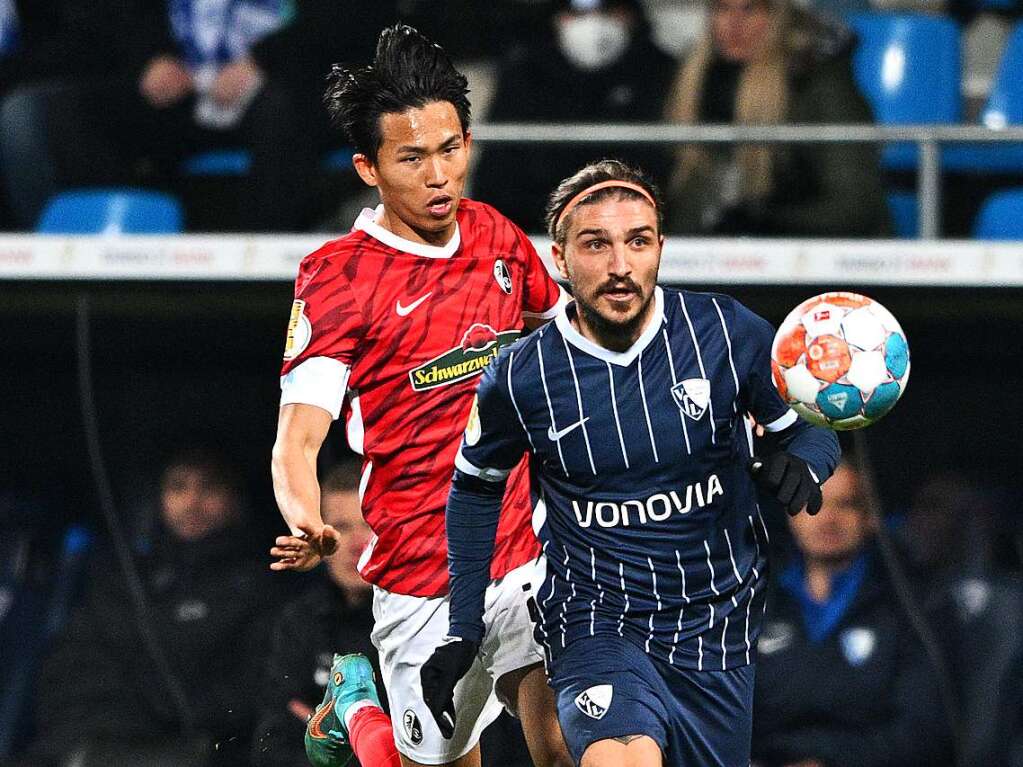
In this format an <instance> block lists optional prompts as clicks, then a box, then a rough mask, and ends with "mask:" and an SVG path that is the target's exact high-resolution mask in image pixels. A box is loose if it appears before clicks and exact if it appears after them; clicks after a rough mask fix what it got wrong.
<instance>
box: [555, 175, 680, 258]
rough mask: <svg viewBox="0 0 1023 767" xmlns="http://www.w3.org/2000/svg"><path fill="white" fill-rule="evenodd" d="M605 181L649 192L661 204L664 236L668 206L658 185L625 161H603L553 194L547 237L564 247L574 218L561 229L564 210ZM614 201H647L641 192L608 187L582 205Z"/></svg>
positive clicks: (568, 218)
mask: <svg viewBox="0 0 1023 767" xmlns="http://www.w3.org/2000/svg"><path fill="white" fill-rule="evenodd" d="M602 181H628V182H630V183H632V184H636V185H638V186H641V187H642V188H643V189H646V190H647V192H649V193H650V196H651V197H652V198H653V199H654V202H655V203H656V204H657V231H658V233H660V231H661V229H662V227H663V224H664V214H663V209H664V204H663V202H662V201H661V192H660V190H659V189H658V188H657V185H656V184H655V183H654V182H653V181H652V180H651V179H650V177H649V176H648V175H647V174H646V173H645V172H643V171H642V170H640V169H639V168H635V167H633V166H631V165H626V164H625V163H624V162H622V161H621V160H600V161H598V162H592V163H590V164H589V165H587V166H585V167H584V168H581V169H579V170H578V171H576V172H575V173H574V174H572V175H571V176H569V177H568V178H566V179H565V180H564V181H562V182H561V183H560V184H558V186H557V188H556V189H555V190H554V191H553V192H551V196H550V197H549V198H548V200H547V209H546V211H545V212H544V222H545V223H546V224H547V233H548V234H549V235H550V238H551V239H552V240H554V241H555V242H556V243H558V245H561V246H562V247H564V245H565V237H566V235H567V233H568V224H569V222H570V221H571V220H572V215H573V214H572V213H569V214H568V216H566V217H565V220H564V221H562V222H561V225H560V226H559V225H558V216H560V215H561V211H562V210H564V208H565V206H566V205H568V203H569V202H570V201H571V200H572V198H573V197H575V196H576V195H577V194H579V193H580V192H581V191H583V190H584V189H586V188H587V187H591V186H593V185H594V184H599V183H601V182H602ZM611 197H618V198H619V199H621V198H625V199H630V198H635V199H640V200H641V199H644V198H643V196H642V195H641V194H640V193H639V192H636V191H634V190H632V189H625V188H621V187H617V188H616V187H608V188H605V189H598V190H597V191H596V192H594V193H593V194H590V195H587V196H586V197H584V198H583V199H582V200H580V201H579V203H578V204H579V205H589V204H591V203H595V202H600V201H601V200H606V199H609V198H611Z"/></svg>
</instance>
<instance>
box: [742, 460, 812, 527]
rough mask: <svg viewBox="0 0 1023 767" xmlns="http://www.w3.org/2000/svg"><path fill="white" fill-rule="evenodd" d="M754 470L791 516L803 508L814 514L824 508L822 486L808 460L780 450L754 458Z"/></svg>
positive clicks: (752, 462)
mask: <svg viewBox="0 0 1023 767" xmlns="http://www.w3.org/2000/svg"><path fill="white" fill-rule="evenodd" d="M750 473H751V474H753V479H754V480H755V481H756V483H757V485H759V486H760V488H761V489H762V490H765V491H767V492H768V493H773V494H774V497H775V498H777V499H778V500H779V501H780V502H781V505H782V506H784V507H785V511H787V512H788V513H789V516H790V517H794V516H796V514H798V513H799V512H800V511H802V509H803V507H804V506H805V507H806V513H807V514H810V515H813V514H816V513H817V512H818V511H820V510H821V502H822V500H823V499H822V498H821V488H820V485H818V484H817V480H816V479H814V476H813V473H812V472H811V471H810V467H809V466H808V465H807V463H806V461H804V460H803V459H802V458H798V457H796V456H794V455H792V454H791V453H786V452H784V451H778V452H777V453H773V454H771V455H769V456H767V457H766V458H753V459H752V460H751V461H750Z"/></svg>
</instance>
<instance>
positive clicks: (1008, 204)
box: [973, 187, 1023, 240]
mask: <svg viewBox="0 0 1023 767" xmlns="http://www.w3.org/2000/svg"><path fill="white" fill-rule="evenodd" d="M973 236H974V238H975V239H978V240H1023V187H1020V188H1017V189H1007V190H1005V191H1003V192H995V193H994V194H992V195H991V196H990V197H988V198H987V199H986V200H985V201H984V204H983V205H982V206H981V207H980V212H979V213H978V214H977V220H976V222H975V223H974V226H973Z"/></svg>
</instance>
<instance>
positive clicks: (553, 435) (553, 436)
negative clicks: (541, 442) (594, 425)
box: [547, 416, 590, 442]
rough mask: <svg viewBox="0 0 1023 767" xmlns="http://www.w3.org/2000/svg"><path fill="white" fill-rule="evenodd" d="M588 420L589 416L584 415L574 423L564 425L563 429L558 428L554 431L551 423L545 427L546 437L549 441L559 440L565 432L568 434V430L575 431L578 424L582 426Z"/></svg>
mask: <svg viewBox="0 0 1023 767" xmlns="http://www.w3.org/2000/svg"><path fill="white" fill-rule="evenodd" d="M588 420H590V417H589V416H586V417H585V418H584V419H582V420H581V421H576V422H575V423H573V424H571V425H570V426H566V427H565V428H564V429H558V430H556V431H555V429H554V426H553V425H551V426H548V427H547V439H549V440H550V441H551V442H560V441H561V438H562V437H564V436H566V435H567V434H569V432H572V431H575V430H576V429H578V428H579V427H580V426H582V425H583V424H584V423H586V422H587V421H588Z"/></svg>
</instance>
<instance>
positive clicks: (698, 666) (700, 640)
mask: <svg viewBox="0 0 1023 767" xmlns="http://www.w3.org/2000/svg"><path fill="white" fill-rule="evenodd" d="M696 648H697V650H699V653H700V657H699V659H698V660H697V662H696V670H697V671H703V634H700V636H698V637H696Z"/></svg>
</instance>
